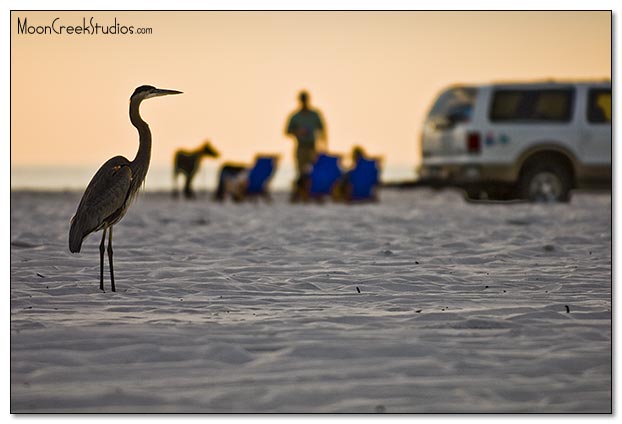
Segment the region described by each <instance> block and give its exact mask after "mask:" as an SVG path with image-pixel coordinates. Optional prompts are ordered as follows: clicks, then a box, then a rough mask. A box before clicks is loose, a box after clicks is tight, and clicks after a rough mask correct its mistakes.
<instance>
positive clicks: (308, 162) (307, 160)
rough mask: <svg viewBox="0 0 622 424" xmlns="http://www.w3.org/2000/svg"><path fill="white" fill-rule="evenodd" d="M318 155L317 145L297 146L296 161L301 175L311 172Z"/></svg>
mask: <svg viewBox="0 0 622 424" xmlns="http://www.w3.org/2000/svg"><path fill="white" fill-rule="evenodd" d="M316 155H317V153H316V151H315V146H307V145H304V144H302V145H301V144H299V145H298V147H297V148H296V162H297V166H298V175H299V176H300V175H304V174H308V173H310V172H311V167H312V166H313V164H314V163H315V158H316Z"/></svg>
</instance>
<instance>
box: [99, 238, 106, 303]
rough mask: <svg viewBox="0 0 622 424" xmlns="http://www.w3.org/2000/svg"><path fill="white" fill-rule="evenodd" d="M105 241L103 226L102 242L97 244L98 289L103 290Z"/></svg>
mask: <svg viewBox="0 0 622 424" xmlns="http://www.w3.org/2000/svg"><path fill="white" fill-rule="evenodd" d="M105 241H106V227H104V231H103V235H102V242H101V243H100V244H99V289H100V290H101V291H104V250H105V248H104V242H105Z"/></svg>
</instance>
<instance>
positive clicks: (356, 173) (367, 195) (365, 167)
mask: <svg viewBox="0 0 622 424" xmlns="http://www.w3.org/2000/svg"><path fill="white" fill-rule="evenodd" d="M378 174H379V170H378V161H377V160H374V159H365V158H360V159H359V160H358V161H357V163H356V166H355V167H354V169H353V170H352V171H351V172H350V175H349V183H350V190H351V191H350V193H349V195H350V199H349V200H353V201H363V200H376V193H375V189H376V186H377V185H378V182H379V180H378Z"/></svg>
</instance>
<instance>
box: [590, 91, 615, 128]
mask: <svg viewBox="0 0 622 424" xmlns="http://www.w3.org/2000/svg"><path fill="white" fill-rule="evenodd" d="M587 121H588V122H591V123H593V124H605V123H609V124H610V123H611V90H609V89H606V88H592V89H590V91H589V93H588V101H587Z"/></svg>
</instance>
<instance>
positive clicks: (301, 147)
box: [285, 91, 326, 201]
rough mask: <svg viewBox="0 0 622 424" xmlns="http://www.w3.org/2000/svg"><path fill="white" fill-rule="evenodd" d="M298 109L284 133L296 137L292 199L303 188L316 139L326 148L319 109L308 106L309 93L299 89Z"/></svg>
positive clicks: (296, 196) (313, 154)
mask: <svg viewBox="0 0 622 424" xmlns="http://www.w3.org/2000/svg"><path fill="white" fill-rule="evenodd" d="M298 100H300V110H298V111H297V112H295V113H294V114H292V115H291V117H290V118H289V121H288V123H287V128H286V130H285V133H286V134H287V135H293V136H294V137H296V142H297V146H296V166H297V171H298V175H297V176H296V182H295V184H294V191H293V193H292V200H293V201H295V200H299V199H300V197H301V195H303V191H304V188H305V184H306V181H307V179H308V178H307V177H308V175H309V173H310V172H311V168H312V167H313V163H314V162H315V157H316V154H317V143H316V141H317V140H321V141H323V144H324V146H323V148H324V149H326V129H325V126H324V121H323V119H322V116H321V115H320V113H319V111H316V110H313V109H311V108H310V107H309V93H307V92H306V91H301V92H300V94H299V95H298Z"/></svg>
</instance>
